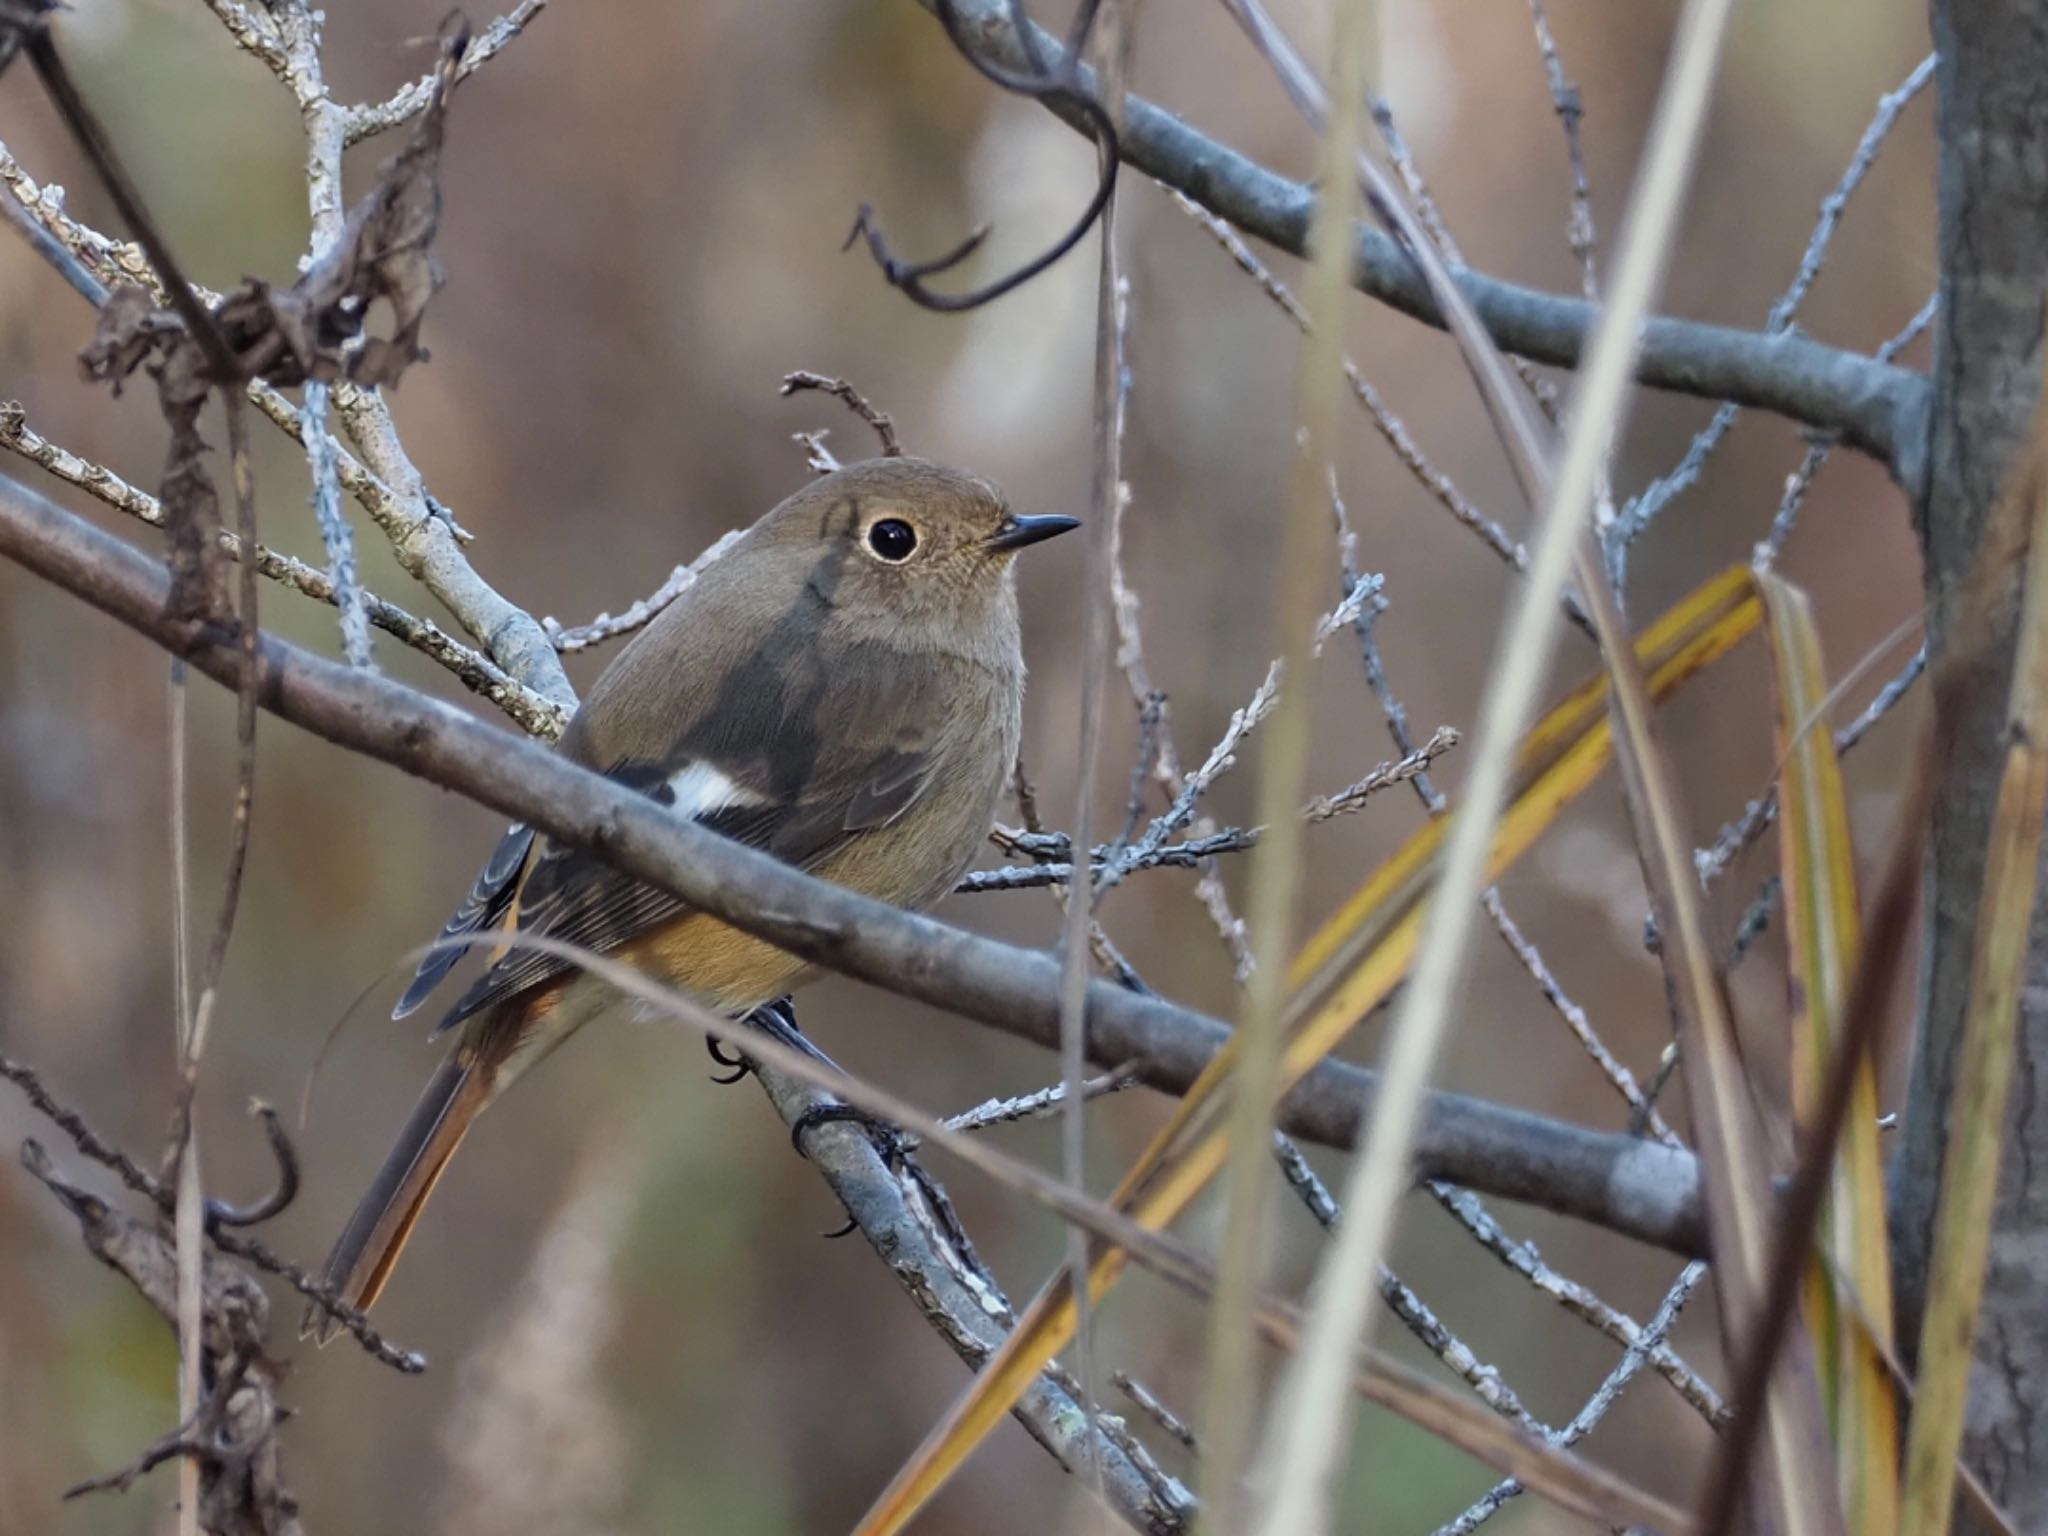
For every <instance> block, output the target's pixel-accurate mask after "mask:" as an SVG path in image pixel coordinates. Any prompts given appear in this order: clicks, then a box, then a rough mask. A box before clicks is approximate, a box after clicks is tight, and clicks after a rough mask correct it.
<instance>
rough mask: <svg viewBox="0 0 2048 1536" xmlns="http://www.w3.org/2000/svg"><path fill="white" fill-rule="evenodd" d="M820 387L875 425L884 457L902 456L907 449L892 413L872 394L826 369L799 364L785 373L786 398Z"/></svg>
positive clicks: (870, 424)
mask: <svg viewBox="0 0 2048 1536" xmlns="http://www.w3.org/2000/svg"><path fill="white" fill-rule="evenodd" d="M806 389H816V390H821V391H823V392H824V393H825V394H828V395H830V396H832V397H833V398H834V399H836V400H838V401H839V402H840V403H841V404H843V405H844V406H845V407H846V408H847V409H848V410H849V411H851V412H853V414H854V415H856V416H858V417H859V418H860V419H861V420H862V421H864V422H866V423H867V424H868V425H869V426H870V427H872V428H874V431H875V436H876V437H877V438H879V439H880V440H881V444H882V457H883V458H885V459H893V458H898V457H900V456H901V455H902V453H903V446H902V444H900V443H898V442H897V441H896V423H895V422H893V421H891V420H890V419H889V413H888V412H886V411H883V410H878V409H877V408H876V407H875V406H874V405H872V404H871V403H870V402H869V400H868V397H867V396H866V395H864V394H862V393H861V392H860V391H859V390H857V389H855V388H854V387H853V386H852V385H851V384H849V383H847V382H846V380H844V379H833V378H827V377H826V376H825V375H824V374H822V373H812V372H811V371H810V370H809V369H806V368H799V369H797V370H796V372H794V373H785V374H784V375H783V376H782V398H783V399H785V400H787V399H788V398H789V397H790V396H791V395H794V394H796V393H797V392H798V391H800V390H806Z"/></svg>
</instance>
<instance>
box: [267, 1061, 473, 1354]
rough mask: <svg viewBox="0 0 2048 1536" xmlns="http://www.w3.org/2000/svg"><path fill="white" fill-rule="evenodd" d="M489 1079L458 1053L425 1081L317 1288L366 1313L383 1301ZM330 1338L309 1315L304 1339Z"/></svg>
mask: <svg viewBox="0 0 2048 1536" xmlns="http://www.w3.org/2000/svg"><path fill="white" fill-rule="evenodd" d="M494 1075H495V1074H494V1073H492V1072H491V1071H490V1070H489V1068H488V1067H487V1066H485V1065H484V1064H482V1063H479V1062H478V1061H477V1060H476V1059H475V1057H474V1056H473V1055H472V1053H471V1052H470V1051H469V1050H467V1049H458V1050H456V1051H455V1052H454V1054H452V1055H451V1056H450V1057H449V1058H448V1060H446V1061H445V1062H443V1063H442V1064H441V1067H440V1069H439V1070H438V1071H436V1072H435V1074H434V1075H433V1077H432V1078H431V1079H430V1080H429V1081H428V1083H427V1087H426V1091H425V1092H424V1093H422V1094H421V1095H420V1101H419V1103H418V1104H417V1105H416V1106H414V1108H413V1112H412V1116H411V1118H410V1119H408V1120H407V1121H406V1123H405V1129H404V1130H403V1131H401V1132H400V1133H399V1137H398V1142H397V1145H395V1146H394V1147H393V1148H392V1149H391V1153H390V1155H389V1156H388V1157H386V1158H385V1159H384V1166H383V1167H382V1168H380V1169H379V1170H378V1172H377V1177H376V1179H375V1180H374V1181H373V1182H372V1183H371V1185H370V1188H369V1192H368V1193H367V1194H365V1195H364V1196H363V1198H362V1202H361V1203H360V1204H359V1205H357V1206H356V1210H355V1214H354V1215H353V1216H351V1217H350V1218H349V1223H348V1225H347V1226H346V1227H345V1228H343V1229H342V1234H341V1236H340V1238H339V1239H337V1240H336V1242H335V1244H334V1250H333V1252H331V1253H330V1254H328V1256H327V1262H326V1264H325V1265H323V1266H322V1268H321V1271H320V1280H321V1283H322V1284H323V1285H324V1286H326V1287H327V1288H328V1289H329V1290H331V1291H333V1292H335V1293H336V1294H338V1295H339V1296H340V1298H341V1299H342V1300H343V1301H345V1302H347V1303H348V1305H350V1306H352V1307H355V1308H357V1309H358V1310H367V1309H368V1308H369V1307H370V1306H371V1304H372V1303H374V1302H375V1301H376V1299H377V1298H378V1296H379V1295H381V1294H382V1293H383V1290H384V1286H385V1283H386V1282H387V1281H389V1280H390V1278H391V1271H392V1268H393V1266H395V1265H396V1264H397V1263H398V1256H399V1254H400V1253H401V1252H403V1251H404V1248H405V1244H406V1239H408V1238H409V1237H411V1236H412V1229H413V1227H414V1225H415V1224H416V1223H417V1222H418V1221H419V1219H420V1212H421V1211H423V1210H425V1209H426V1204H427V1197H428V1196H429V1195H431V1194H432V1193H433V1192H434V1186H435V1184H437V1183H438V1182H440V1178H441V1174H442V1172H443V1171H444V1170H445V1169H446V1168H447V1166H448V1160H449V1159H450V1158H451V1157H453V1156H454V1155H455V1149H456V1148H457V1147H459V1146H461V1145H462V1138H463V1137H464V1136H465V1135H467V1134H468V1133H469V1128H470V1126H471V1124H472V1123H474V1122H475V1120H476V1117H477V1115H478V1114H479V1113H480V1112H481V1111H482V1109H483V1107H484V1106H485V1105H486V1104H487V1103H489V1102H490V1099H491V1092H490V1087H491V1079H492V1077H493V1076H494ZM335 1331H336V1324H335V1322H334V1319H333V1318H332V1317H330V1316H329V1315H328V1314H327V1313H326V1312H325V1311H324V1310H323V1309H322V1308H320V1307H318V1306H317V1305H316V1306H311V1307H308V1308H307V1310H306V1317H305V1321H304V1323H303V1325H302V1326H301V1328H300V1336H301V1337H307V1336H311V1337H314V1338H317V1339H318V1340H319V1341H320V1342H321V1343H323V1344H324V1343H326V1342H327V1340H328V1339H329V1338H331V1337H332V1336H333V1335H334V1333H335Z"/></svg>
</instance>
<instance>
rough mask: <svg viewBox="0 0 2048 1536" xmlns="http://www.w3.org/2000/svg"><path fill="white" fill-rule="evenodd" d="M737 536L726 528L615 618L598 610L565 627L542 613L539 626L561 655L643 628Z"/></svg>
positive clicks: (736, 533)
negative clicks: (583, 620)
mask: <svg viewBox="0 0 2048 1536" xmlns="http://www.w3.org/2000/svg"><path fill="white" fill-rule="evenodd" d="M739 537H740V535H739V530H737V529H729V530H727V531H726V532H725V533H723V534H720V535H719V537H718V538H717V540H716V541H714V542H713V543H712V545H711V547H710V548H709V549H707V550H705V551H704V553H703V554H701V555H699V556H698V557H697V558H696V559H694V560H692V561H691V562H690V563H689V564H688V565H679V566H677V567H676V568H675V569H674V570H673V571H670V572H669V574H668V579H667V580H666V581H664V582H663V583H662V584H661V585H660V586H658V587H656V588H655V589H654V590H653V591H652V592H650V593H648V594H647V596H645V597H643V598H640V599H639V600H638V601H636V602H634V603H633V604H632V605H631V606H630V607H628V608H627V609H626V611H625V612H624V613H621V614H620V615H618V617H616V618H614V617H613V616H612V615H611V614H609V613H600V614H599V615H598V616H597V617H596V618H594V619H592V620H591V621H590V622H589V623H588V624H578V625H576V626H575V627H574V628H566V627H564V626H563V625H562V624H561V623H560V621H558V620H556V619H553V618H548V617H545V616H544V617H543V618H542V619H541V621H540V627H541V629H542V630H543V631H545V632H546V634H547V637H548V639H549V640H551V641H553V642H554V647H555V649H556V650H558V651H560V652H561V653H562V654H563V655H564V656H571V655H574V654H575V653H576V652H578V651H587V650H590V649H591V648H592V647H593V646H599V645H603V644H604V643H605V642H606V641H608V640H616V639H618V638H619V637H620V636H621V635H630V634H631V633H633V631H634V630H636V629H643V628H645V627H646V626H647V625H648V624H650V623H652V622H653V620H654V618H655V616H656V615H657V614H659V613H660V612H661V611H662V609H664V608H666V607H667V606H668V605H669V604H670V603H672V602H674V601H675V600H676V599H677V598H679V597H681V596H682V595H683V594H684V593H685V592H687V591H689V590H690V588H691V587H693V586H695V585H696V584H697V578H698V577H699V576H701V575H703V574H704V568H705V567H706V566H708V565H709V564H711V562H712V561H714V560H716V559H718V557H719V556H721V555H723V554H724V553H725V552H726V551H727V550H729V549H731V548H732V546H733V545H734V544H735V543H736V542H738V540H739Z"/></svg>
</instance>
